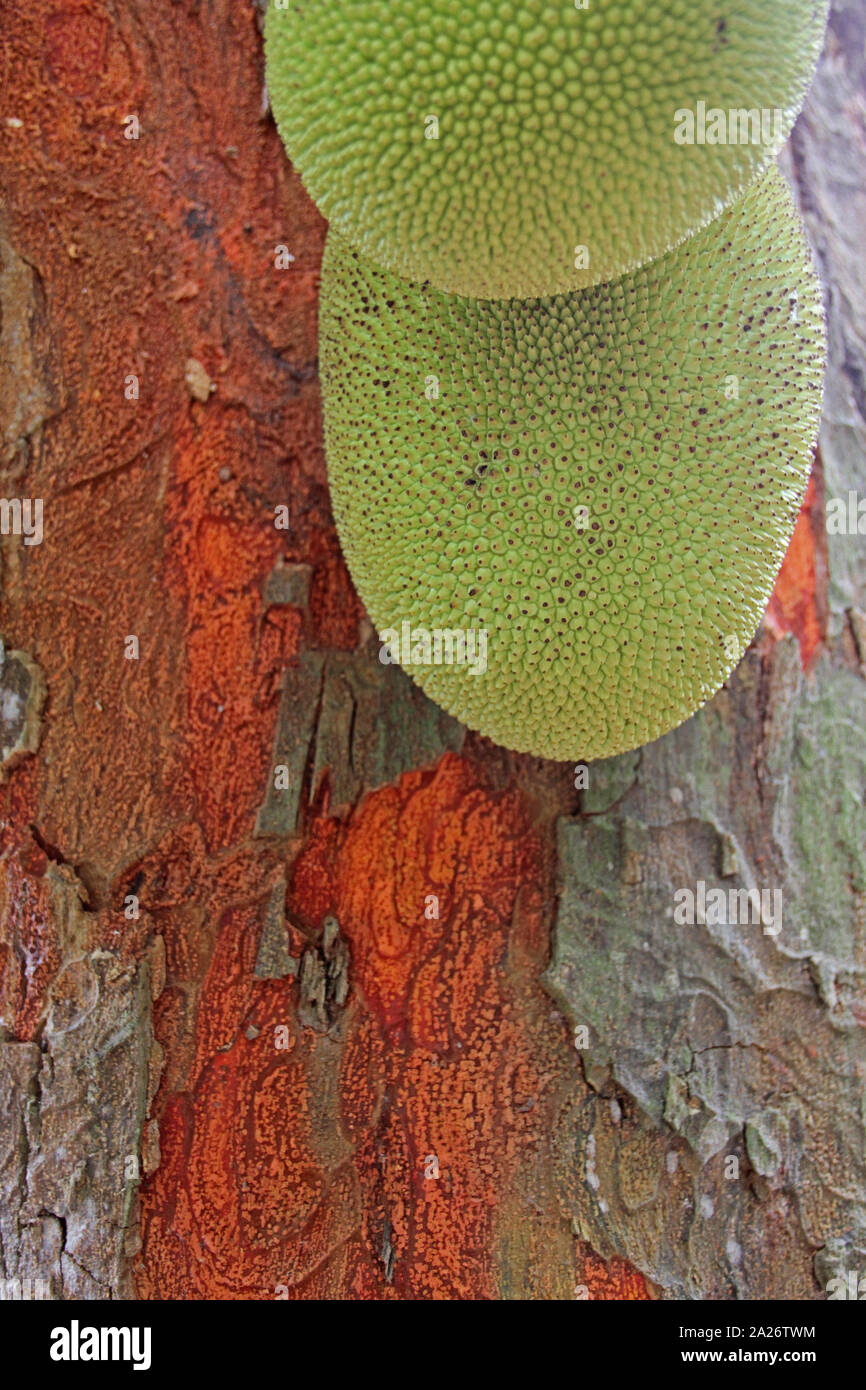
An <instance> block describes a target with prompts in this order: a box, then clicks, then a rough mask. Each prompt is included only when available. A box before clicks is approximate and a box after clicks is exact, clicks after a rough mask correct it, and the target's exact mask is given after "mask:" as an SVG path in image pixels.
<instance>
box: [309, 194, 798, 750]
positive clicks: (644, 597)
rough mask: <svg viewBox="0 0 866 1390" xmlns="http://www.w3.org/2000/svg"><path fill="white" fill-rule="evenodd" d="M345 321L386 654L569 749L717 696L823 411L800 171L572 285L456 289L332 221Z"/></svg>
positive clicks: (354, 447)
mask: <svg viewBox="0 0 866 1390" xmlns="http://www.w3.org/2000/svg"><path fill="white" fill-rule="evenodd" d="M320 333H321V348H320V360H321V371H322V382H323V392H324V414H325V442H326V451H327V460H328V473H329V479H330V487H331V498H332V505H333V511H334V517H335V520H336V522H337V527H338V530H339V534H340V539H341V543H342V546H343V551H344V554H345V556H346V559H347V562H348V564H349V568H350V571H351V573H352V576H353V578H354V580H355V583H356V585H357V588H358V591H359V593H360V595H361V598H362V599H363V601H364V603H365V604H366V606H367V610H368V612H369V614H370V616H371V618H372V620H373V622H374V624H375V625H376V628H377V629H378V631H379V634H380V636H384V638H385V641H386V643H387V644H388V645H387V646H384V647H383V648H382V650H381V653H380V655H381V656H383V657H384V658H386V659H391V658H396V659H398V660H401V661H402V662H404V663H405V664H406V667H407V670H408V671H409V673H410V675H411V676H412V677H413V679H414V680H415V681H417V683H418V684H419V685H420V686H421V687H422V688H423V689H424V690H425V691H426V692H427V694H428V695H430V696H431V698H432V699H433V700H435V701H436V702H437V703H438V704H439V705H441V706H442V707H443V708H444V709H446V710H448V711H449V712H450V713H451V714H453V715H456V716H457V717H458V718H459V719H461V720H463V722H464V723H466V724H467V725H469V726H470V727H471V728H473V729H477V730H480V731H481V733H483V734H486V735H488V736H489V737H490V738H492V739H494V740H496V741H497V742H498V743H502V744H505V745H506V746H507V747H509V748H512V749H516V750H518V751H521V752H530V753H534V754H537V755H541V756H544V757H548V758H556V759H572V758H601V757H605V756H607V755H609V754H614V753H619V752H622V751H624V750H626V749H629V748H633V747H637V746H639V745H641V744H643V743H646V742H648V741H649V740H651V739H654V738H656V737H658V736H659V735H661V734H664V733H665V732H667V731H668V730H669V729H672V728H674V727H675V726H676V725H678V724H679V723H681V722H682V721H683V720H684V719H686V718H688V716H689V715H691V714H692V713H693V712H694V711H695V710H696V709H697V708H698V707H699V706H700V705H702V704H703V703H704V702H705V701H706V700H707V699H709V697H710V696H711V695H712V694H713V693H714V692H715V691H716V690H717V689H718V688H719V686H720V685H721V684H722V682H723V681H724V680H725V678H726V677H727V676H728V674H729V673H730V671H731V670H732V669H733V667H734V666H735V665H736V663H737V662H738V660H739V659H740V656H741V655H742V653H743V652H744V650H745V648H746V647H747V645H748V643H749V641H750V640H751V638H752V636H753V635H754V633H755V631H756V629H757V626H758V624H759V622H760V620H761V617H762V614H763V612H764V609H765V607H766V604H767V601H768V599H769V596H770V594H771V592H772V588H773V581H774V578H775V575H776V573H777V571H778V569H779V567H780V565H781V563H782V559H783V557H784V554H785V550H786V547H787V545H788V542H789V540H790V537H791V534H792V530H793V527H794V524H795V521H796V518H797V514H798V510H799V507H800V504H801V501H802V498H803V494H804V490H805V487H806V483H807V480H808V475H809V468H810V463H811V454H812V446H813V443H814V440H815V436H816V433H817V427H818V420H819V416H820V406H821V382H822V367H823V351H824V327H823V310H822V305H821V295H820V288H819V285H818V282H817V278H816V275H815V272H814V268H813V266H812V262H811V258H810V255H809V252H808V249H807V246H806V243H805V240H804V236H803V231H802V226H801V223H800V220H799V217H798V216H797V214H796V211H795V210H794V207H793V205H792V201H791V196H790V193H789V191H788V188H787V186H786V184H785V183H784V180H783V179H782V178H781V175H779V174H778V172H777V171H776V170H775V169H773V170H772V171H771V172H770V173H768V174H766V175H764V176H763V177H762V178H761V179H760V180H759V181H758V182H757V183H756V184H754V185H753V186H752V187H751V188H750V189H749V191H748V192H747V193H746V194H745V195H744V197H743V198H742V199H741V200H739V201H738V202H737V203H736V204H734V206H733V207H732V208H731V209H730V210H729V211H728V212H727V213H725V214H724V215H723V216H722V217H721V218H719V219H718V220H717V221H715V222H713V223H712V224H711V225H710V226H709V227H707V228H706V229H704V230H703V231H701V232H699V233H697V234H696V236H694V237H693V238H691V239H690V240H689V241H687V242H686V243H684V244H683V245H682V246H681V247H679V248H677V249H676V250H675V251H672V252H671V253H670V254H669V255H668V256H666V257H664V258H663V259H661V260H658V261H654V262H652V263H651V264H650V265H649V266H645V267H644V268H643V269H641V270H639V271H637V272H635V273H634V274H633V275H631V276H626V277H624V278H622V279H620V280H617V281H614V282H612V283H610V284H607V285H603V286H597V287H595V288H592V289H588V290H583V291H581V292H579V293H577V294H574V295H570V296H562V297H558V298H553V299H547V300H536V301H525V302H519V301H508V302H505V301H485V300H478V299H461V298H458V297H456V296H449V295H442V294H441V293H439V291H437V290H434V289H433V288H432V287H430V286H415V285H411V284H408V283H406V282H405V281H401V280H398V279H397V278H396V277H394V276H392V275H390V274H389V273H388V272H386V271H382V270H379V269H377V268H376V267H374V266H373V265H372V264H371V263H370V262H369V261H367V260H365V259H362V258H361V257H360V256H359V255H357V254H356V253H355V252H354V251H352V250H351V249H350V248H349V246H348V245H347V243H346V242H345V241H344V240H343V239H341V238H340V237H338V236H336V235H334V234H333V233H331V235H330V236H329V239H328V245H327V248H326V254H325V263H324V267H323V273H322V291H321V309H320ZM404 624H406V625H408V626H404ZM425 633H426V634H427V635H426V636H425V635H424V634H425ZM445 633H449V634H451V635H450V636H449V637H445V636H444V634H445ZM470 633H471V634H473V635H472V636H470V635H469V634H470ZM482 633H484V634H486V637H484V639H483V641H482ZM437 634H439V636H438V638H437ZM459 634H463V636H462V639H461V637H460V635H459ZM437 643H438V647H437ZM461 644H462V648H463V653H462V664H461ZM482 645H486V650H485V653H484V660H483V662H482V660H481V658H480V650H481V647H482ZM428 648H429V650H428ZM437 650H438V656H439V661H440V663H441V664H435V662H436V656H437ZM449 656H450V658H451V663H452V664H448V660H449ZM428 660H429V662H430V663H431V664H425V663H426V662H428ZM473 663H474V664H473ZM482 665H483V666H484V669H483V670H482Z"/></svg>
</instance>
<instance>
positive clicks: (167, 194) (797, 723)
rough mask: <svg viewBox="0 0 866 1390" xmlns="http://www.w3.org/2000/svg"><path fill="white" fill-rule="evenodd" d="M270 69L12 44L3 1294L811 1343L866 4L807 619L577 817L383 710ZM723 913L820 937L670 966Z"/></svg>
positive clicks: (239, 26)
mask: <svg viewBox="0 0 866 1390" xmlns="http://www.w3.org/2000/svg"><path fill="white" fill-rule="evenodd" d="M259 18H260V15H259V10H258V7H257V6H254V5H248V4H230V3H228V0H212V3H209V4H195V3H192V0H189V3H183V4H176V5H170V6H169V5H151V4H145V3H144V2H143V0H66V3H62V4H61V3H57V0H53V3H52V0H37V3H35V4H27V5H25V4H24V3H23V0H10V3H7V5H6V6H5V8H4V13H3V17H2V20H0V25H2V29H0V41H2V49H0V90H2V92H3V102H2V111H0V313H2V319H0V348H2V351H0V467H2V470H3V477H2V492H3V495H4V496H6V497H31V498H37V497H38V498H42V499H43V500H44V539H43V540H42V542H41V544H39V545H27V544H25V543H24V540H23V538H22V537H21V536H15V535H8V536H4V537H3V538H2V611H0V635H2V639H3V641H4V643H5V648H4V654H3V660H2V663H0V687H2V691H0V694H2V699H0V715H2V721H3V728H2V735H3V737H2V759H3V770H4V774H5V781H4V783H3V785H2V786H0V800H2V810H0V838H2V862H3V873H2V882H0V1095H2V1101H3V1110H2V1118H0V1276H3V1277H4V1278H5V1279H6V1280H15V1279H19V1280H25V1279H27V1278H30V1279H42V1280H50V1282H51V1290H52V1293H53V1294H54V1296H69V1297H76V1298H89V1297H100V1296H106V1295H109V1296H113V1297H129V1296H134V1295H138V1296H141V1297H145V1298H205V1297H208V1298H259V1299H270V1298H274V1297H288V1298H315V1297H322V1296H326V1297H336V1298H408V1297H422V1298H425V1297H460V1298H466V1297H471V1298H500V1297H506V1298H511V1297H533V1298H574V1297H578V1298H582V1297H587V1296H589V1297H591V1298H613V1299H632V1298H647V1297H652V1296H663V1297H664V1296H667V1297H675V1298H751V1297H757V1296H769V1297H781V1296H784V1295H786V1294H793V1295H794V1296H795V1297H798V1298H806V1299H808V1298H815V1297H821V1296H823V1293H822V1291H823V1288H824V1286H825V1284H826V1281H827V1279H828V1278H829V1277H830V1276H831V1275H832V1274H833V1273H836V1272H842V1271H848V1270H851V1269H856V1270H860V1269H863V1268H864V1258H866V1214H864V1206H863V1203H864V1192H866V1175H864V1171H863V1170H864V1135H863V1125H864V1121H863V1107H862V1100H861V1098H860V1097H861V1096H862V1086H863V1080H864V1073H866V1050H864V1041H863V1038H864V1034H863V1027H864V1023H866V998H864V987H863V986H864V970H866V960H864V952H866V915H864V913H866V908H864V903H866V896H864V895H866V862H864V860H866V850H864V846H866V824H864V809H863V797H864V791H863V789H864V787H866V734H864V727H866V719H864V714H866V710H864V690H866V687H864V679H863V669H862V667H863V666H866V616H864V615H863V614H862V613H861V611H860V609H861V607H863V606H864V598H863V595H864V588H866V560H864V550H863V545H862V540H861V539H860V538H859V537H857V536H841V537H830V538H829V545H828V538H827V536H826V533H825V526H824V509H825V501H826V497H827V496H831V497H832V496H843V497H844V496H847V492H848V490H849V489H856V488H861V489H862V490H864V491H866V476H864V475H866V463H864V429H866V424H864V421H866V392H864V375H863V373H864V361H866V295H864V291H863V288H862V275H861V272H860V265H859V261H860V260H861V258H862V247H863V245H864V244H866V193H864V189H866V80H864V79H866V74H864V42H866V16H864V14H863V12H862V9H861V6H860V3H859V0H858V3H854V0H840V3H839V4H838V5H837V7H836V10H835V13H834V17H833V22H832V26H831V31H830V35H829V38H828V46H827V53H826V55H825V59H824V61H823V64H822V68H821V71H820V74H819V78H818V81H817V83H816V86H815V89H814V91H813V94H812V96H811V98H810V100H809V105H808V107H807V110H806V112H805V113H804V116H803V118H802V119H801V121H800V123H799V125H798V127H797V130H796V132H795V135H794V138H793V141H792V144H791V147H790V150H789V151H788V153H787V156H786V167H787V170H788V172H789V175H790V177H791V178H792V181H793V182H794V184H795V187H796V188H797V191H798V194H799V197H800V201H801V203H802V206H803V210H804V213H805V215H806V218H807V222H808V224H809V229H810V233H811V235H812V238H813V241H814V244H815V245H816V248H817V251H818V257H819V262H820V266H821V269H822V273H823V276H824V282H825V284H826V286H827V291H828V307H829V313H830V336H831V354H832V360H831V367H830V374H829V378H828V386H827V397H826V419H825V423H824V427H823V434H822V440H821V458H820V460H819V461H818V463H817V464H816V469H815V474H814V477H813V481H812V484H811V486H810V491H809V495H808V497H807V501H806V504H805V506H804V510H803V514H802V516H801V518H800V522H799V524H798V528H797V532H796V534H795V537H794V541H793V542H792V546H791V550H790V552H789V555H788V559H787V560H786V564H785V568H784V570H783V572H782V575H781V576H780V579H779V583H778V584H777V587H776V593H775V595H774V597H773V600H772V603H771V605H770V609H769V610H768V614H767V618H766V620H765V624H764V628H763V630H762V633H761V634H760V635H759V637H758V639H756V642H755V643H754V644H753V646H752V648H751V649H750V652H749V653H748V655H747V656H746V658H745V659H744V661H743V662H742V664H741V666H740V668H739V670H738V672H737V673H736V675H735V676H734V678H733V679H732V680H731V681H730V682H729V684H728V686H727V687H726V688H725V689H724V690H723V691H722V692H720V694H719V695H718V696H717V697H716V699H715V700H714V701H713V702H712V703H711V705H710V706H708V707H707V709H706V710H704V711H702V712H701V713H700V714H699V715H698V716H696V718H695V719H693V720H691V721H690V722H689V724H688V725H686V726H684V728H682V729H681V730H678V731H677V732H675V733H674V734H672V735H670V736H669V737H668V738H666V739H663V740H660V741H659V742H658V743H657V744H655V745H652V746H651V747H649V748H646V749H644V750H641V751H640V752H639V753H635V754H630V755H626V756H625V757H623V758H619V759H615V760H611V762H609V763H604V764H596V765H593V766H592V767H591V768H590V781H589V788H588V789H587V790H585V791H582V792H578V791H576V790H575V786H574V770H573V768H572V767H570V766H564V765H556V764H546V763H542V762H540V761H538V760H533V759H529V758H523V757H518V756H515V755H511V754H508V753H506V752H504V751H503V750H501V749H498V748H496V747H494V746H493V745H491V744H489V743H488V742H486V741H485V740H482V739H479V738H477V737H476V736H474V735H472V734H469V733H466V732H465V731H464V730H462V729H461V728H460V726H459V725H457V724H456V723H455V722H454V721H453V720H451V719H450V718H448V717H447V716H445V715H443V714H442V713H441V712H440V711H439V710H437V709H436V708H435V707H434V706H432V705H431V704H430V703H429V702H428V701H427V700H426V699H425V698H424V697H423V696H422V695H421V694H420V693H419V692H418V690H417V689H416V688H415V687H414V686H413V685H412V684H411V683H410V682H409V681H408V679H407V678H406V677H405V676H404V675H403V674H402V673H401V672H399V671H398V670H397V669H396V668H393V667H383V666H382V665H381V664H380V663H379V662H378V661H377V660H376V656H375V652H376V647H375V642H374V641H373V635H372V633H371V630H370V626H369V623H368V622H367V620H366V618H365V616H364V614H363V612H362V609H361V607H360V605H359V602H358V600H357V598H356V597H355V595H354V593H353V590H352V587H351V583H350V581H349V579H348V575H347V573H346V570H345V566H344V564H343V561H342V558H341V556H340V552H339V547H338V544H337V540H336V535H335V532H334V528H333V523H332V519H331V516H330V512H329V505H328V495H327V486H326V477H325V469H324V460H323V453H322V441H321V421H320V400H319V388H318V382H317V374H316V350H317V349H316V333H315V327H316V290H317V275H318V269H319V263H320V257H321V250H322V246H323V242H324V232H325V228H324V224H323V223H322V221H321V219H320V218H319V216H318V214H317V213H316V211H315V209H314V208H313V207H312V205H311V204H310V202H309V200H308V199H307V198H306V196H305V194H304V192H303V190H302V189H301V187H300V184H299V182H298V180H297V179H296V177H295V176H294V174H293V173H292V170H291V168H290V166H289V164H288V162H287V160H286V158H285V155H284V152H283V150H282V147H281V145H280V142H279V140H278V137H277V135H276V132H275V130H274V127H273V123H272V122H271V120H270V118H269V116H268V114H267V109H266V102H265V99H264V96H263V71H262V52H261V36H260V27H259ZM130 116H135V117H137V119H138V121H139V123H140V130H139V132H138V135H139V138H137V139H129V138H127V136H128V135H129V133H130V131H131V130H133V129H134V126H133V125H132V123H131V122H130V121H129V119H128V118H129V117H130ZM280 247H283V248H285V250H286V252H287V253H288V255H285V254H282V255H280V254H278V248H280ZM132 379H135V383H137V394H136V391H135V388H134V386H133V384H132ZM281 507H287V508H288V517H289V523H290V525H289V529H288V530H282V529H277V527H276V526H275V509H278V508H281ZM131 638H136V639H137V655H136V654H135V651H136V648H135V644H134V643H131V642H130V639H131ZM279 769H285V770H286V772H285V776H284V777H283V776H282V775H280V774H279ZM275 770H277V773H278V775H277V776H276V777H275ZM698 879H703V880H705V881H706V883H707V884H708V885H710V886H724V887H725V888H729V887H737V888H749V887H763V888H768V889H781V890H782V891H783V894H784V898H783V901H784V917H783V926H782V930H781V931H780V932H779V934H778V935H769V934H765V933H764V932H763V930H762V927H761V925H760V924H757V925H755V924H751V925H747V926H744V927H739V928H727V927H716V926H713V925H696V926H694V927H682V926H676V925H674V923H673V920H672V911H673V901H674V899H673V894H674V892H675V891H676V890H677V889H680V888H687V887H690V886H693V885H694V884H695V882H696V880H698ZM575 1027H585V1028H586V1029H587V1030H588V1032H587V1037H586V1039H585V1040H584V1039H583V1038H582V1037H578V1038H577V1039H576V1036H575V1034H574V1029H575ZM576 1040H577V1041H578V1042H579V1045H578V1046H576V1045H575V1042H576ZM732 1159H736V1164H732V1163H731V1160H732ZM734 1168H735V1169H736V1174H735V1176H731V1171H732V1170H733V1169H734ZM8 1287H9V1286H8V1285H7V1288H8Z"/></svg>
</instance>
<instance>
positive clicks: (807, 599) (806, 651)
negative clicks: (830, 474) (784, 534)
mask: <svg viewBox="0 0 866 1390" xmlns="http://www.w3.org/2000/svg"><path fill="white" fill-rule="evenodd" d="M820 492H821V488H820V485H819V481H818V480H817V479H816V474H815V472H813V474H812V477H811V478H810V480H809V487H808V489H807V491H806V496H805V498H804V500H803V506H802V509H801V511H800V515H799V517H798V518H797V525H796V527H795V528H794V534H793V536H792V537H791V544H790V545H789V546H788V550H787V553H786V555H785V560H784V563H783V565H782V568H781V570H780V571H779V574H778V576H777V578H776V587H775V589H774V590H773V595H772V597H771V599H770V603H769V605H768V608H767V613H766V616H765V619H764V622H765V625H766V626H767V628H768V629H769V630H770V632H771V633H772V635H773V636H774V637H776V638H778V637H783V636H785V634H786V633H792V634H793V635H794V636H795V637H796V638H797V641H798V642H799V644H800V661H801V663H802V665H803V669H804V670H808V669H809V667H810V666H811V664H812V662H813V661H814V659H815V657H816V655H817V653H818V651H819V649H820V647H821V646H822V644H823V643H824V641H825V639H826V620H825V617H824V614H823V610H822V599H823V589H824V585H823V584H819V575H821V574H823V573H824V572H825V570H826V565H825V562H824V556H825V553H826V537H825V536H824V532H823V526H824V509H823V505H822V503H821V497H820Z"/></svg>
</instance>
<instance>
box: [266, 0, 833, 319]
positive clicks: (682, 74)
mask: <svg viewBox="0 0 866 1390" xmlns="http://www.w3.org/2000/svg"><path fill="white" fill-rule="evenodd" d="M826 16H827V0H735V3H726V2H725V3H722V2H721V0H666V3H663V4H660V3H659V0H591V3H590V4H588V5H587V6H586V7H584V8H579V7H578V6H577V5H576V4H575V3H573V0H440V3H433V2H432V0H291V3H290V4H289V5H288V7H287V8H285V9H276V8H274V7H273V5H272V6H270V7H269V10H268V14H267V21H266V30H265V37H266V55H267V82H268V91H269V95H270V100H271V106H272V108H273V111H274V115H275V117H276V120H277V125H278V127H279V130H280V134H281V135H282V137H283V140H284V141H285V144H286V147H287V149H288V152H289V155H290V157H291V159H292V160H293V161H294V162H295V164H296V167H297V169H298V171H299V172H300V174H301V177H302V179H303V180H304V183H305V185H306V187H307V190H308V191H309V193H310V195H311V196H312V198H313V199H314V201H315V202H316V203H317V204H318V206H319V208H320V209H321V211H322V212H323V213H324V215H325V216H326V217H328V218H329V219H330V222H331V226H332V227H333V229H334V230H335V231H337V232H339V233H340V234H341V235H343V236H344V237H345V238H346V239H347V240H348V241H349V242H350V243H351V244H352V245H353V246H355V247H356V248H357V249H359V250H360V251H362V252H363V253H364V254H366V255H367V256H369V258H370V259H371V260H372V261H374V262H375V263H376V264H377V265H381V266H383V267H385V268H386V269H388V270H391V271H393V272H394V273H395V274H398V275H401V276H403V277H405V278H407V279H410V280H416V281H426V280H429V281H430V283H431V284H433V285H434V286H436V287H437V288H438V289H442V290H447V291H451V292H452V293H455V294H463V295H475V296H480V297H485V298H507V297H509V296H518V297H522V298H526V297H528V296H540V295H552V294H559V293H564V292H568V291H573V290H577V289H581V288H584V287H586V286H588V285H593V284H596V283H598V282H599V281H604V280H609V279H611V278H612V277H614V276H617V275H621V274H622V273H624V272H625V271H629V270H633V269H635V268H636V267H637V266H639V265H642V264H644V263H645V262H646V261H648V260H649V259H651V258H652V257H654V256H657V255H660V254H662V253H663V252H665V251H667V250H669V249H670V248H671V247H673V246H675V245H677V244H678V243H679V242H680V241H681V240H682V239H683V238H684V237H685V236H687V235H688V234H689V233H690V232H693V231H694V230H696V229H697V228H699V227H702V226H705V225H706V224H707V223H708V222H709V221H710V220H711V219H712V218H714V217H716V216H718V214H719V213H721V212H722V211H723V209H724V208H725V207H726V206H727V205H728V204H729V203H730V202H731V201H732V200H733V199H734V198H735V197H736V196H737V194H738V193H739V192H741V191H742V190H743V189H744V188H745V186H746V185H747V184H748V183H749V182H750V181H751V180H752V179H753V178H754V177H755V176H756V175H757V173H758V172H759V171H760V170H761V169H762V168H764V167H767V166H768V165H769V163H770V162H771V160H772V158H773V156H774V154H775V153H776V152H777V151H778V149H779V148H780V146H781V145H782V143H783V141H784V139H785V138H786V137H787V135H788V133H789V131H790V129H791V126H792V125H793V122H794V118H795V116H796V114H797V111H798V110H799V107H800V104H801V102H802V99H803V96H804V94H805V90H806V87H807V85H808V82H809V80H810V78H811V74H812V71H813V69H814V66H815V63H816V61H817V58H818V54H819V50H820V45H821V39H822V35H823V30H824V24H825V21H826ZM689 138H691V139H692V140H693V141H694V143H688V141H689ZM681 142H685V143H681Z"/></svg>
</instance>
